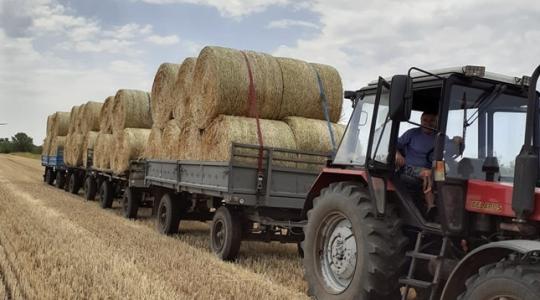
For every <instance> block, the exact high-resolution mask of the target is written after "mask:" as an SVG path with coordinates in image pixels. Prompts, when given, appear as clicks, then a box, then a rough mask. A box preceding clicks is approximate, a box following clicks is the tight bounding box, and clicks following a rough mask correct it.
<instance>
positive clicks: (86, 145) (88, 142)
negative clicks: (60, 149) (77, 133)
mask: <svg viewBox="0 0 540 300" xmlns="http://www.w3.org/2000/svg"><path fill="white" fill-rule="evenodd" d="M98 134H99V132H97V131H88V132H87V133H86V134H85V135H84V137H83V145H82V159H83V166H85V167H88V150H94V146H95V144H96V139H97V136H98ZM94 157H95V154H94ZM92 160H94V158H93V159H92ZM92 163H93V162H92Z"/></svg>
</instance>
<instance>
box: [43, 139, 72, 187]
mask: <svg viewBox="0 0 540 300" xmlns="http://www.w3.org/2000/svg"><path fill="white" fill-rule="evenodd" d="M41 165H42V166H44V167H45V172H44V173H43V181H44V182H46V183H47V184H50V185H56V187H58V188H63V187H64V184H65V181H64V177H63V176H62V175H61V174H62V172H63V171H64V170H65V169H66V165H65V164H64V148H63V147H58V149H57V150H56V155H41Z"/></svg>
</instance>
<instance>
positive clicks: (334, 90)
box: [296, 63, 343, 123]
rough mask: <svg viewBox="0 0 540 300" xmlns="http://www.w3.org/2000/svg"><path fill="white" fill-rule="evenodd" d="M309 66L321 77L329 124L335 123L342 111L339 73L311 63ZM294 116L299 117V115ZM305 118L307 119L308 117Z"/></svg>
mask: <svg viewBox="0 0 540 300" xmlns="http://www.w3.org/2000/svg"><path fill="white" fill-rule="evenodd" d="M311 65H312V66H313V67H314V68H315V69H316V70H317V72H318V73H319V76H320V77H321V82H322V86H323V88H324V93H325V94H326V100H327V101H328V115H329V116H330V122H334V123H337V122H339V120H340V118H341V111H342V109H343V84H342V83H341V76H339V72H338V71H337V70H336V69H335V68H334V67H332V66H329V65H323V64H315V63H311ZM317 88H318V85H317ZM296 116H299V114H297V115H296ZM305 117H306V118H309V116H305ZM323 120H324V118H323Z"/></svg>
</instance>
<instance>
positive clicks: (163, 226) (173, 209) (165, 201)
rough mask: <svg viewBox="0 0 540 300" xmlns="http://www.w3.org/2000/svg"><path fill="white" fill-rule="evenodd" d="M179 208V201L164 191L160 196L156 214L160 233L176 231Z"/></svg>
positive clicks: (170, 233)
mask: <svg viewBox="0 0 540 300" xmlns="http://www.w3.org/2000/svg"><path fill="white" fill-rule="evenodd" d="M180 210H181V207H180V201H179V200H178V199H175V197H174V196H172V195H171V194H170V193H165V194H164V195H163V196H162V197H161V200H160V201H159V206H158V209H157V216H156V225H157V229H158V231H159V232H160V233H162V234H166V235H172V234H176V233H178V227H179V226H180Z"/></svg>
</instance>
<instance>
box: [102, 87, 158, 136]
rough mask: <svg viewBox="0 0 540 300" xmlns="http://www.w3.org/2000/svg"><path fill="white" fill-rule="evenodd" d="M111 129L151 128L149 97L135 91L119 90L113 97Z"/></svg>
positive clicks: (118, 130) (145, 93) (144, 93)
mask: <svg viewBox="0 0 540 300" xmlns="http://www.w3.org/2000/svg"><path fill="white" fill-rule="evenodd" d="M112 111H113V113H112V129H113V131H116V132H121V131H122V130H124V128H151V127H152V115H151V113H150V95H149V94H148V93H147V92H143V91H137V90H119V91H118V92H117V93H116V95H115V96H114V103H113V109H112Z"/></svg>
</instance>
